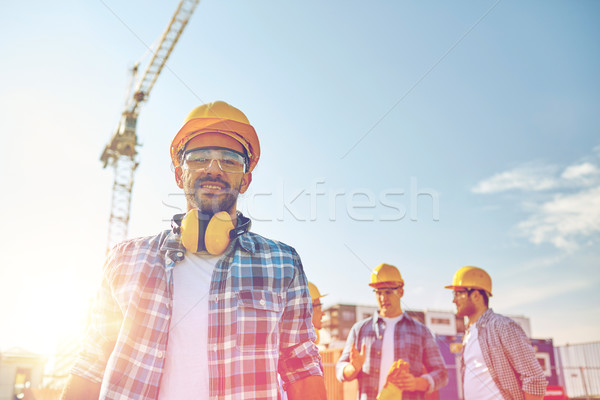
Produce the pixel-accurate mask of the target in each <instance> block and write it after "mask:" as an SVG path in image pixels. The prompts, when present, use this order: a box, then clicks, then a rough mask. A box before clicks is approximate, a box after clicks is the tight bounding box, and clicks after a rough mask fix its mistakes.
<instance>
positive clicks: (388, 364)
mask: <svg viewBox="0 0 600 400" xmlns="http://www.w3.org/2000/svg"><path fill="white" fill-rule="evenodd" d="M403 316H404V314H400V315H399V316H397V317H394V318H387V317H381V318H382V319H383V320H384V321H385V330H384V331H383V343H381V364H380V367H379V391H378V392H377V393H380V392H381V389H383V386H384V385H385V381H386V379H387V374H388V372H389V371H390V368H392V365H393V364H394V361H396V360H395V359H394V328H395V327H396V323H398V321H400V320H401V319H402V317H403ZM359 350H360V349H359Z"/></svg>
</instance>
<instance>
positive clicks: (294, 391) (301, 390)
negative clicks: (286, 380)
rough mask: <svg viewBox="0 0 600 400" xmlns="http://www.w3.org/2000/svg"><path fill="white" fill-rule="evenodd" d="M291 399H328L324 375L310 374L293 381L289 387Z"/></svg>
mask: <svg viewBox="0 0 600 400" xmlns="http://www.w3.org/2000/svg"><path fill="white" fill-rule="evenodd" d="M286 393H287V396H288V399H290V400H326V399H327V392H326V391H325V381H324V380H323V377H322V376H309V377H307V378H304V379H301V380H299V381H297V382H294V383H292V384H291V385H290V386H289V387H288V388H287V392H286Z"/></svg>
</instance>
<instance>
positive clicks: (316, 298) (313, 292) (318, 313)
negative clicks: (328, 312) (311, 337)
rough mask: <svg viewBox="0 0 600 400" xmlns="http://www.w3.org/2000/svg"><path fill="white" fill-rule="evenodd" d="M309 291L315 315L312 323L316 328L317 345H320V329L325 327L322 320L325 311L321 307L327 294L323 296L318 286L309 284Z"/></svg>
mask: <svg viewBox="0 0 600 400" xmlns="http://www.w3.org/2000/svg"><path fill="white" fill-rule="evenodd" d="M308 291H309V292H310V299H311V300H312V307H313V314H312V323H313V326H314V327H315V333H316V334H317V339H316V340H315V344H319V329H321V328H322V327H323V324H322V322H321V320H322V319H323V310H322V309H321V307H322V306H323V305H322V304H321V297H325V296H327V295H326V294H321V292H319V289H318V288H317V286H316V285H315V284H314V283H312V282H308Z"/></svg>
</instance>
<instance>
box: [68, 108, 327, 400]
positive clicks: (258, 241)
mask: <svg viewBox="0 0 600 400" xmlns="http://www.w3.org/2000/svg"><path fill="white" fill-rule="evenodd" d="M259 156H260V146H259V141H258V137H257V135H256V132H255V131H254V128H253V127H252V125H250V122H249V121H248V119H247V118H246V116H245V115H244V114H243V113H242V112H241V111H240V110H238V109H237V108H235V107H232V106H231V105H229V104H227V103H225V102H220V101H219V102H214V103H209V104H205V105H202V106H200V107H197V108H195V109H194V110H192V112H191V113H190V114H189V115H188V117H187V118H186V120H185V121H184V124H183V127H182V128H181V129H180V130H179V132H178V133H177V135H176V136H175V138H174V139H173V141H172V144H171V159H172V161H173V165H174V167H175V180H176V182H177V185H178V186H179V187H180V188H181V189H183V191H184V193H185V196H186V201H187V208H188V212H187V213H186V214H185V215H184V214H181V215H176V216H175V217H174V218H173V221H172V226H173V230H172V231H171V230H167V231H164V232H162V233H160V234H158V235H156V236H151V237H144V238H138V239H133V240H128V241H125V242H123V243H120V244H118V245H117V246H115V248H113V249H112V250H111V252H110V253H109V255H108V257H107V260H106V263H105V267H104V274H103V280H102V285H101V288H100V290H99V292H98V295H97V299H96V302H95V305H94V308H93V312H92V319H91V324H90V327H89V330H88V332H87V334H86V337H85V338H84V340H83V344H82V350H81V353H80V356H79V359H78V360H77V362H76V363H75V365H74V367H73V369H72V371H71V375H70V377H69V380H68V383H67V385H66V387H65V390H64V392H63V396H62V399H65V400H70V399H86V400H87V399H98V398H99V399H115V400H116V399H123V400H124V399H157V400H170V399H201V400H204V399H253V400H254V399H263V400H273V399H277V398H278V397H279V381H278V374H279V375H280V376H281V379H282V380H283V384H284V388H285V389H286V391H287V395H288V398H289V399H291V400H294V399H318V400H321V399H325V398H326V395H325V385H324V381H323V376H322V375H323V372H322V370H321V363H320V357H319V353H318V349H317V346H316V345H315V343H314V340H315V339H316V335H315V332H314V328H313V325H312V322H311V311H312V307H311V298H310V295H309V290H308V284H307V280H306V276H305V275H304V271H303V269H302V263H301V261H300V257H299V256H298V254H297V253H296V251H295V250H294V249H293V248H292V247H290V246H288V245H286V244H283V243H281V242H277V241H273V240H270V239H266V238H264V237H262V236H260V235H258V234H256V233H253V232H250V231H249V228H250V220H249V219H248V218H246V217H244V216H243V215H242V214H241V213H239V212H237V208H236V205H237V197H238V195H239V194H240V193H244V192H245V191H246V190H247V189H248V186H249V185H250V182H251V180H252V170H253V169H254V167H255V166H256V163H257V162H258V159H259Z"/></svg>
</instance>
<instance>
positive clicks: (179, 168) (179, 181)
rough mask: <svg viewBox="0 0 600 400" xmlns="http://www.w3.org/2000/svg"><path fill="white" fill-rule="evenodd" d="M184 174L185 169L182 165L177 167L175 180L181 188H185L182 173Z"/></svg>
mask: <svg viewBox="0 0 600 400" xmlns="http://www.w3.org/2000/svg"><path fill="white" fill-rule="evenodd" d="M182 174H183V170H182V169H181V166H177V167H175V182H177V186H178V187H179V188H180V189H183V180H181V175H182Z"/></svg>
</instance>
